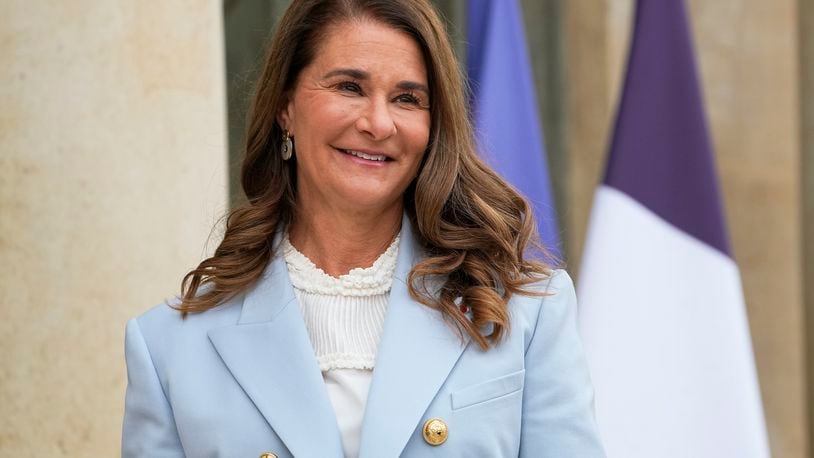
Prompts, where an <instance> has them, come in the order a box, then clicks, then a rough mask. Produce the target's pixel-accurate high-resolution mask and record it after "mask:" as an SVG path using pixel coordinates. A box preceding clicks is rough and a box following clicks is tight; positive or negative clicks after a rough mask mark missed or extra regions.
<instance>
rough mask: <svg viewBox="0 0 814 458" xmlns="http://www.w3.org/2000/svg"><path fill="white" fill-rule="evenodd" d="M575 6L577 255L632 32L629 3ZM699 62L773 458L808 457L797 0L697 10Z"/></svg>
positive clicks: (572, 75) (572, 77)
mask: <svg viewBox="0 0 814 458" xmlns="http://www.w3.org/2000/svg"><path fill="white" fill-rule="evenodd" d="M600 3H601V6H598V5H597V2H594V1H589V0H576V1H573V2H568V5H569V6H568V8H567V12H566V19H567V27H566V39H567V41H568V44H569V45H568V48H569V52H568V53H567V54H566V61H567V62H566V63H567V65H568V71H569V74H568V78H569V79H568V80H569V81H570V82H571V83H572V84H571V85H570V87H569V94H568V95H567V100H568V113H569V121H568V122H567V125H568V126H570V129H569V133H568V141H567V144H568V148H569V154H570V155H571V157H572V161H571V169H570V170H569V171H568V173H569V176H570V178H571V180H570V191H571V193H570V196H569V199H570V200H569V204H570V207H571V208H570V210H569V218H568V220H567V224H568V225H569V227H568V228H567V229H568V231H569V232H570V233H571V234H575V235H574V236H572V237H571V238H570V240H571V243H570V245H569V247H568V248H569V252H570V253H571V254H572V259H573V255H574V254H577V255H578V253H580V251H581V243H582V240H583V234H584V231H585V226H586V223H587V218H588V212H589V208H590V203H591V198H592V193H593V189H594V188H595V186H596V183H597V181H598V180H599V178H600V174H601V170H602V163H603V161H604V157H605V154H606V145H607V144H608V135H609V132H608V128H609V127H610V126H611V125H612V124H611V122H612V117H613V115H614V112H615V109H616V108H615V106H616V102H617V98H618V96H619V90H620V88H621V76H622V72H623V71H624V66H625V59H626V53H627V47H628V40H629V33H630V30H631V24H630V22H631V19H632V16H631V13H632V7H633V2H632V1H631V0H624V1H622V0H618V1H617V0H614V1H605V2H600ZM689 6H690V15H691V18H692V19H691V20H692V22H693V24H692V26H693V29H694V38H695V44H696V57H697V59H698V63H699V65H700V69H701V76H702V83H703V86H704V95H705V103H706V108H707V113H708V116H709V122H710V127H711V130H712V134H713V141H714V148H715V151H716V156H717V162H718V166H719V172H720V176H721V182H722V186H723V192H724V199H725V205H726V210H727V218H728V221H729V226H730V234H731V236H732V241H733V245H734V253H735V256H736V258H737V261H738V263H739V265H740V267H741V272H742V276H743V282H744V290H745V293H746V300H747V309H748V313H749V319H750V325H751V329H752V339H753V342H754V348H755V357H756V361H757V366H758V372H759V377H760V383H761V391H762V395H763V403H764V406H765V411H766V420H767V423H768V429H769V437H770V441H771V446H772V451H773V455H774V456H776V457H784V458H785V457H790V458H792V457H793V458H803V457H807V456H809V455H808V453H809V440H810V439H809V438H808V437H807V428H808V426H807V424H808V423H807V422H808V419H807V413H806V387H807V385H806V370H805V367H806V366H805V352H804V348H805V328H804V323H805V321H804V315H803V284H802V269H801V266H802V260H801V252H802V247H803V245H802V243H803V240H802V221H801V217H800V208H801V205H802V203H801V199H802V196H801V194H800V189H801V181H800V180H801V178H800V177H801V174H800V166H801V163H800V161H801V159H800V130H799V123H800V119H799V116H800V114H799V108H800V107H799V105H798V103H799V102H798V100H799V72H798V66H797V65H798V46H799V44H798V29H797V27H798V25H797V24H798V23H797V14H798V13H797V9H796V8H797V2H796V1H795V0H776V1H772V2H766V1H763V0H733V1H728V2H709V1H704V0H692V1H690V5H689Z"/></svg>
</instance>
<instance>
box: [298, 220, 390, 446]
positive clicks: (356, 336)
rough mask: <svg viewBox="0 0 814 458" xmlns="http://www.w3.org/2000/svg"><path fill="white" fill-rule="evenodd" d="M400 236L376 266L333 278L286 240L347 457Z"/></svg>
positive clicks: (357, 431)
mask: <svg viewBox="0 0 814 458" xmlns="http://www.w3.org/2000/svg"><path fill="white" fill-rule="evenodd" d="M399 238H400V237H399V236H396V238H395V239H394V240H393V242H392V243H391V244H390V246H389V247H388V248H387V249H386V250H385V251H384V253H382V254H381V255H380V256H379V258H378V259H376V261H375V262H374V263H373V265H372V266H370V267H366V268H356V269H353V270H351V271H350V272H348V273H347V274H345V275H342V276H339V277H332V276H330V275H328V274H327V273H325V272H324V271H323V270H322V269H320V268H319V267H317V266H316V265H314V263H313V262H311V260H310V259H308V258H307V257H306V256H305V255H303V254H302V253H300V252H299V251H298V250H297V249H296V248H294V246H293V245H292V244H291V241H290V240H289V239H288V236H286V237H285V239H284V240H283V245H282V252H283V256H284V258H285V262H286V265H287V266H288V274H289V277H290V278H291V284H292V285H293V286H294V293H295V294H296V296H297V300H298V302H299V306H300V310H301V311H302V316H303V319H304V321H305V326H306V328H307V329H308V336H309V338H310V340H311V345H312V346H313V347H314V354H315V356H316V359H317V362H318V363H319V368H320V370H321V371H322V378H323V380H324V381H325V387H326V388H327V390H328V396H329V397H330V399H331V404H332V405H333V408H334V412H335V413H336V419H337V424H338V425H339V431H340V433H341V435H342V446H343V449H344V453H345V456H346V457H356V456H358V455H359V441H360V436H361V430H362V419H363V416H364V412H365V404H366V403H367V393H368V389H369V388H370V380H371V378H372V376H373V366H374V364H375V361H376V351H377V349H378V346H379V338H380V336H381V333H382V327H383V326H384V315H385V312H386V311H387V301H388V299H389V296H390V287H391V285H392V284H393V272H394V271H395V268H396V258H397V256H398V246H399Z"/></svg>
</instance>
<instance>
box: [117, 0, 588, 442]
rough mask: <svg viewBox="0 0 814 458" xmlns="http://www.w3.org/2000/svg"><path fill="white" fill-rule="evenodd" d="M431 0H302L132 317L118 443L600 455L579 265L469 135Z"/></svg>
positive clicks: (461, 94) (459, 84)
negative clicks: (216, 222)
mask: <svg viewBox="0 0 814 458" xmlns="http://www.w3.org/2000/svg"><path fill="white" fill-rule="evenodd" d="M458 68H459V67H458V64H457V61H456V60H455V57H454V54H453V52H452V48H451V46H450V43H449V40H448V38H447V36H446V32H445V30H444V28H443V25H442V23H441V21H440V19H439V18H438V16H437V15H436V13H435V12H434V11H433V9H432V7H431V6H430V5H429V3H428V2H427V1H425V0H378V1H376V0H342V1H340V0H302V1H295V2H293V3H292V4H291V6H290V7H289V9H288V10H287V11H286V13H285V15H284V16H283V18H282V20H281V22H280V24H279V26H278V30H277V32H276V34H275V36H274V39H273V40H272V42H271V44H270V47H269V52H268V55H267V57H266V63H265V66H264V70H263V73H262V76H261V79H260V82H259V84H258V90H257V94H256V96H255V99H254V104H253V107H252V111H251V114H250V117H249V128H248V135H247V145H246V151H245V152H246V156H245V160H244V164H243V172H242V173H243V175H242V185H243V190H244V192H245V193H246V197H247V203H246V204H245V205H243V206H242V207H239V208H236V209H235V210H233V211H232V213H231V215H230V216H229V219H228V222H227V228H226V233H225V235H224V238H223V241H222V242H221V243H220V245H219V246H218V248H217V250H216V252H215V254H214V256H212V257H211V258H209V259H206V260H204V261H203V262H202V263H201V264H200V265H199V266H198V267H197V268H195V269H194V270H192V271H191V272H189V273H188V274H187V276H186V277H185V278H184V281H183V283H182V290H183V291H182V296H181V297H180V299H179V300H178V301H177V302H174V303H172V304H163V305H159V306H158V307H155V308H153V309H152V310H150V311H148V312H147V313H145V314H144V315H142V316H140V317H139V318H136V319H134V320H131V321H130V322H129V323H128V327H127V338H126V355H127V365H128V374H129V384H128V389H127V398H126V412H125V419H124V433H123V445H122V447H123V455H124V456H183V455H185V456H253V455H254V456H257V455H260V456H266V457H270V456H298V457H312V456H313V457H334V456H363V457H391V456H392V457H395V456H428V455H434V454H440V455H443V456H462V455H463V456H490V457H493V456H494V457H497V456H535V457H555V456H556V457H567V456H578V457H589V458H590V457H600V456H603V452H602V447H601V445H600V444H599V441H598V438H597V435H596V427H595V425H594V420H593V412H592V403H593V392H592V389H591V385H590V381H589V378H588V373H587V369H586V365H585V361H584V358H583V355H582V353H581V350H580V344H579V341H578V338H577V333H576V323H575V298H574V293H573V285H572V284H571V281H570V279H569V277H568V275H567V274H566V273H565V272H563V271H555V270H552V269H551V268H549V267H548V266H546V265H544V264H542V263H540V262H538V261H535V260H533V259H530V258H529V257H528V256H527V254H526V250H527V248H528V246H529V244H530V243H532V242H533V240H532V234H534V233H535V228H534V227H535V226H534V220H533V217H532V215H531V213H530V210H529V206H528V203H527V202H526V201H525V200H524V198H523V197H522V196H520V195H518V194H517V193H516V192H515V191H514V190H512V188H511V187H509V186H508V185H507V184H506V183H505V182H504V181H503V180H502V179H501V178H500V177H499V176H498V175H497V174H495V172H493V171H492V170H491V169H490V168H489V167H488V166H486V165H485V164H484V163H483V162H482V161H481V160H480V159H479V158H478V156H477V155H476V154H475V150H474V147H473V135H472V128H471V125H470V122H469V118H468V112H467V107H466V96H465V91H464V84H463V80H462V78H461V75H460V73H459V70H458Z"/></svg>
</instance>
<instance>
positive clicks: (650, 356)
mask: <svg viewBox="0 0 814 458" xmlns="http://www.w3.org/2000/svg"><path fill="white" fill-rule="evenodd" d="M578 286H579V295H580V304H581V305H580V310H579V313H580V330H581V333H582V338H583V341H584V343H585V347H586V352H587V355H588V361H589V365H590V368H591V374H592V377H593V380H594V384H595V386H596V411H597V421H598V423H599V427H600V430H601V431H602V435H603V439H604V441H605V445H606V450H607V453H608V456H609V457H611V458H632V457H648V458H649V457H659V458H670V457H676V458H677V457H682V458H684V457H699V458H704V457H709V458H713V457H714V458H718V457H738V458H741V457H743V458H749V457H755V458H758V457H759V458H763V457H768V456H769V452H768V444H767V439H766V436H765V427H764V425H763V423H762V419H763V412H762V406H761V402H760V393H759V389H758V385H757V378H756V375H755V367H754V361H753V357H752V347H751V340H750V337H749V331H748V322H747V319H746V315H745V309H744V300H743V295H742V290H741V283H740V276H739V274H738V269H737V266H736V265H735V263H734V262H733V261H732V259H730V258H729V257H728V256H726V255H724V254H723V253H721V252H720V251H718V250H715V249H713V248H711V247H709V246H708V245H706V244H704V243H702V242H700V241H698V240H697V239H695V238H693V237H691V236H689V235H687V234H686V233H684V232H682V231H681V230H679V229H677V228H675V227H674V226H672V225H671V224H669V223H668V222H666V221H665V220H663V219H661V218H660V217H659V216H657V215H656V214H655V213H653V212H651V211H650V210H648V209H647V208H646V207H644V206H643V205H641V204H640V203H638V202H637V201H635V200H634V199H632V198H630V197H629V196H627V195H626V194H624V193H622V192H619V191H617V190H615V189H613V188H610V187H607V186H601V187H600V188H599V189H598V191H597V194H596V197H595V201H594V207H593V213H592V215H591V224H590V229H589V233H588V239H587V242H586V247H585V254H584V256H583V264H582V266H581V270H580V279H579V285H578ZM758 419H759V420H758Z"/></svg>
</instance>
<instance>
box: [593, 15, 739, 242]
mask: <svg viewBox="0 0 814 458" xmlns="http://www.w3.org/2000/svg"><path fill="white" fill-rule="evenodd" d="M619 106H620V111H619V114H618V118H617V121H616V131H615V132H614V136H613V143H612V145H611V153H610V159H609V162H608V168H607V175H606V177H605V183H606V184H607V185H609V186H612V187H614V188H616V189H617V190H619V191H622V192H624V193H625V194H627V195H629V196H631V197H632V198H634V199H635V200H637V201H638V202H639V203H641V204H643V205H644V206H646V207H647V208H649V209H650V210H651V211H652V212H654V213H656V214H657V215H659V216H660V217H662V218H664V219H665V220H667V221H668V222H670V223H671V224H673V225H674V226H676V227H678V228H680V229H681V230H683V231H684V232H686V233H688V234H690V235H692V236H693V237H696V238H697V239H699V240H701V241H703V242H705V243H707V244H708V245H710V246H712V247H714V248H715V249H717V250H719V251H721V252H723V253H725V254H727V255H730V248H729V241H728V238H727V236H726V228H725V223H724V220H723V212H722V208H721V199H720V192H719V190H718V182H717V178H716V172H715V164H714V160H713V155H712V148H711V146H710V139H709V134H708V132H707V128H706V119H705V116H704V110H703V104H702V98H701V91H700V89H699V84H698V76H697V71H696V66H695V61H694V58H693V47H692V41H691V38H690V33H689V29H688V26H687V14H686V10H685V6H684V2H683V1H682V0H671V1H661V0H639V2H638V7H637V9H636V28H635V31H634V35H633V44H632V47H631V52H630V59H629V62H628V71H627V77H626V79H625V85H624V92H623V95H622V100H621V103H620V105H619Z"/></svg>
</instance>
